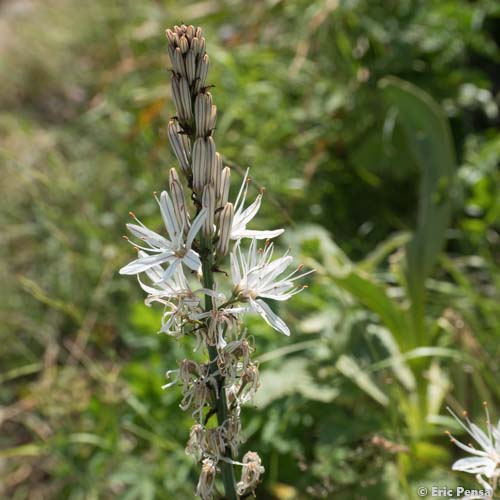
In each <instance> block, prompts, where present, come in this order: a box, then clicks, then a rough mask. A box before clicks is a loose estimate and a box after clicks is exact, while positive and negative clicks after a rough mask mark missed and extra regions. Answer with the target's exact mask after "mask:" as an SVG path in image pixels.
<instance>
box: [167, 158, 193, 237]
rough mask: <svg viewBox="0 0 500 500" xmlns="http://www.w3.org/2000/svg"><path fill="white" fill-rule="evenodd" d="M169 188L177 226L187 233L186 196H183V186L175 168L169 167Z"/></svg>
mask: <svg viewBox="0 0 500 500" xmlns="http://www.w3.org/2000/svg"><path fill="white" fill-rule="evenodd" d="M169 189H170V195H171V197H172V204H173V206H174V212H175V217H176V218H177V222H178V223H179V226H180V227H182V228H183V229H184V232H186V233H187V231H188V229H189V218H188V212H187V209H186V198H185V196H184V188H183V187H182V183H181V180H180V178H179V174H178V173H177V170H175V168H171V169H170V172H169Z"/></svg>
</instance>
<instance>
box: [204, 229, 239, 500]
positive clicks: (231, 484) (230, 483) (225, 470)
mask: <svg viewBox="0 0 500 500" xmlns="http://www.w3.org/2000/svg"><path fill="white" fill-rule="evenodd" d="M201 262H202V270H203V286H204V287H205V288H208V289H209V290H212V289H213V285H214V275H213V271H212V267H213V252H212V245H211V242H210V241H207V240H205V239H203V238H202V242H201ZM212 307H213V304H212V297H211V296H210V295H205V310H206V311H211V310H212ZM208 354H209V357H210V373H215V372H216V371H217V348H216V347H215V346H208ZM215 378H216V380H217V386H218V387H217V388H218V393H219V397H218V398H217V397H214V400H215V406H216V410H217V421H218V424H219V425H222V424H223V423H224V422H225V421H226V420H227V419H228V408H227V400H226V391H225V389H224V377H221V376H220V374H217V375H215ZM225 456H226V457H227V458H229V459H232V456H231V449H230V448H229V447H226V450H225ZM220 467H221V471H222V481H223V483H224V491H225V494H226V498H227V499H228V500H237V499H238V495H237V494H236V490H235V479H234V469H233V465H232V464H230V463H227V462H224V461H221V462H220Z"/></svg>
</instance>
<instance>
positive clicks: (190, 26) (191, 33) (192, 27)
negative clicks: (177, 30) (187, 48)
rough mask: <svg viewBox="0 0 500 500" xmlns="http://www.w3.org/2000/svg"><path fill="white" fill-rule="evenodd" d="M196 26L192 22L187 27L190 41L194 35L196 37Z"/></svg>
mask: <svg viewBox="0 0 500 500" xmlns="http://www.w3.org/2000/svg"><path fill="white" fill-rule="evenodd" d="M194 31H195V30H194V26H193V25H192V24H190V25H189V26H188V27H187V28H186V37H187V39H188V41H189V42H190V41H191V40H192V39H193V37H194Z"/></svg>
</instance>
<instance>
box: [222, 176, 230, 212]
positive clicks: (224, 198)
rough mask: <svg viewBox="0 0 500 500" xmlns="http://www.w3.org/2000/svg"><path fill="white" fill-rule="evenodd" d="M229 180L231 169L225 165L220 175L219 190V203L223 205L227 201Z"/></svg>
mask: <svg viewBox="0 0 500 500" xmlns="http://www.w3.org/2000/svg"><path fill="white" fill-rule="evenodd" d="M230 182H231V169H230V168H229V167H225V168H223V169H222V176H221V192H220V204H221V205H222V206H224V205H225V204H226V203H227V199H228V197H229V186H230Z"/></svg>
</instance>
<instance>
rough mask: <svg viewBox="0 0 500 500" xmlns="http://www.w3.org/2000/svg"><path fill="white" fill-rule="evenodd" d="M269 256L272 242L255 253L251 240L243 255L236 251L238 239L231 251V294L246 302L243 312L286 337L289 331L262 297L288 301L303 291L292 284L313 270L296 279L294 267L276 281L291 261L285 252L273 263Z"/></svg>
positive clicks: (296, 270) (237, 249)
mask: <svg viewBox="0 0 500 500" xmlns="http://www.w3.org/2000/svg"><path fill="white" fill-rule="evenodd" d="M272 256H273V244H272V243H271V244H268V245H266V247H265V249H264V250H258V249H257V242H256V239H255V238H253V239H252V242H251V244H250V247H249V249H248V252H247V254H246V255H244V254H243V252H242V251H241V248H240V240H238V242H237V243H236V245H235V247H234V249H233V251H232V252H231V278H232V281H233V285H234V289H233V294H234V295H235V296H237V297H238V299H239V300H242V301H244V302H247V303H248V306H247V311H253V312H256V313H257V314H259V315H260V316H261V317H262V318H263V319H264V321H265V322H266V323H267V324H268V325H270V326H271V327H273V328H274V329H275V330H277V331H279V332H281V333H284V334H285V335H290V330H289V329H288V326H287V325H286V324H285V322H284V321H283V320H282V319H281V318H280V317H279V316H277V315H276V314H275V313H274V312H273V311H272V309H271V308H270V307H269V306H268V304H267V303H266V302H264V301H263V300H262V298H266V299H272V300H280V301H283V300H288V299H289V298H290V297H292V296H293V295H295V294H296V293H299V292H300V291H301V290H302V289H303V287H300V288H298V287H296V286H295V285H294V283H293V282H294V281H295V280H296V279H298V278H302V277H303V276H305V275H306V274H309V273H311V272H313V271H309V272H307V273H303V274H301V275H299V276H296V274H297V272H298V271H299V270H300V269H301V267H298V268H297V269H295V270H294V271H292V272H291V273H290V274H288V275H287V276H285V277H284V278H280V277H279V276H280V275H281V274H282V273H283V272H284V271H285V270H286V268H287V267H288V266H289V265H290V263H291V262H292V260H293V259H292V257H291V256H289V255H288V252H287V253H286V254H285V255H284V256H283V257H280V258H279V259H276V260H274V261H271V259H272Z"/></svg>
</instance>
